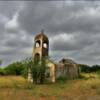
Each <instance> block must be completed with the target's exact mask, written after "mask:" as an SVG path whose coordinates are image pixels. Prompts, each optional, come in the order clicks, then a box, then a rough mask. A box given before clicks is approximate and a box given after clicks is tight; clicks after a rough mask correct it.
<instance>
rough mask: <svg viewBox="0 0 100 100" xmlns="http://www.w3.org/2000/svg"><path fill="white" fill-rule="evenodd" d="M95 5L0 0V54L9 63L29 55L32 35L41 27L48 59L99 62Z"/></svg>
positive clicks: (99, 29)
mask: <svg viewBox="0 0 100 100" xmlns="http://www.w3.org/2000/svg"><path fill="white" fill-rule="evenodd" d="M99 5H100V2H98V1H94V2H92V1H83V0H82V1H77V2H75V1H51V2H46V1H38V2H37V1H34V2H33V1H30V2H27V1H23V2H21V1H15V2H12V1H11V2H10V1H9V2H6V1H5V2H3V1H2V2H0V19H1V20H0V47H1V49H0V58H1V59H3V61H4V64H9V63H11V62H13V61H16V60H20V59H23V58H26V57H29V56H31V55H32V45H33V37H34V35H35V33H37V32H40V31H41V29H44V30H45V31H44V32H45V34H46V35H47V36H49V39H50V56H51V58H52V59H53V58H54V59H61V58H62V57H69V58H73V59H75V60H76V61H77V62H78V61H79V62H81V63H89V64H95V63H97V64H100V63H99V59H100V56H99V53H100V46H99V44H100V39H99V38H100V6H99ZM32 33H33V34H32Z"/></svg>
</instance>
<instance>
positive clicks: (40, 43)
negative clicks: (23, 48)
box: [33, 30, 49, 62]
mask: <svg viewBox="0 0 100 100" xmlns="http://www.w3.org/2000/svg"><path fill="white" fill-rule="evenodd" d="M48 52H49V40H48V37H47V36H46V35H45V34H44V31H43V30H42V31H41V32H40V33H38V34H37V35H36V36H35V38H34V47H33V58H34V60H35V61H37V62H39V61H41V59H42V58H44V57H48Z"/></svg>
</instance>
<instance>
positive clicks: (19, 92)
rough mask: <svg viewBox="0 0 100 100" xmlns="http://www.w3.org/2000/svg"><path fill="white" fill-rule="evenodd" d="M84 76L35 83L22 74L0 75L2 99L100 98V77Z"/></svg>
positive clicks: (93, 99) (82, 99)
mask: <svg viewBox="0 0 100 100" xmlns="http://www.w3.org/2000/svg"><path fill="white" fill-rule="evenodd" d="M82 75H83V76H84V78H81V79H76V80H67V81H58V82H56V83H54V84H52V83H48V84H44V85H33V84H30V83H28V82H27V80H25V79H24V78H23V77H20V76H0V100H100V78H99V76H98V75H97V74H95V73H92V74H82Z"/></svg>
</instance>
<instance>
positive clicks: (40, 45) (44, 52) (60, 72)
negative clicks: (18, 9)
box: [28, 31, 79, 82]
mask: <svg viewBox="0 0 100 100" xmlns="http://www.w3.org/2000/svg"><path fill="white" fill-rule="evenodd" d="M43 57H46V58H47V59H46V66H47V68H46V75H47V76H48V79H49V80H50V81H52V82H55V81H56V79H57V78H59V77H63V76H64V77H66V78H67V79H74V78H77V77H78V76H79V66H78V64H77V63H75V62H74V61H72V60H71V59H64V58H63V59H62V60H61V61H59V62H54V61H53V60H51V59H50V58H49V39H48V37H47V36H46V35H45V34H44V33H43V31H41V32H40V33H38V34H37V35H36V36H35V38H34V45H33V59H34V60H36V61H41V59H42V58H43ZM30 71H31V70H30ZM28 79H29V80H31V79H32V78H31V74H30V73H29V74H28Z"/></svg>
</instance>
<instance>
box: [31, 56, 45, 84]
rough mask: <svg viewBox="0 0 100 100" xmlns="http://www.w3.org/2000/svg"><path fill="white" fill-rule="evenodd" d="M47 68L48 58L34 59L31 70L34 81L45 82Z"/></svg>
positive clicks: (36, 82) (37, 82)
mask: <svg viewBox="0 0 100 100" xmlns="http://www.w3.org/2000/svg"><path fill="white" fill-rule="evenodd" d="M45 70H46V59H44V58H43V59H42V60H41V62H35V61H32V66H31V71H32V78H33V83H35V84H43V83H44V80H45Z"/></svg>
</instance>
